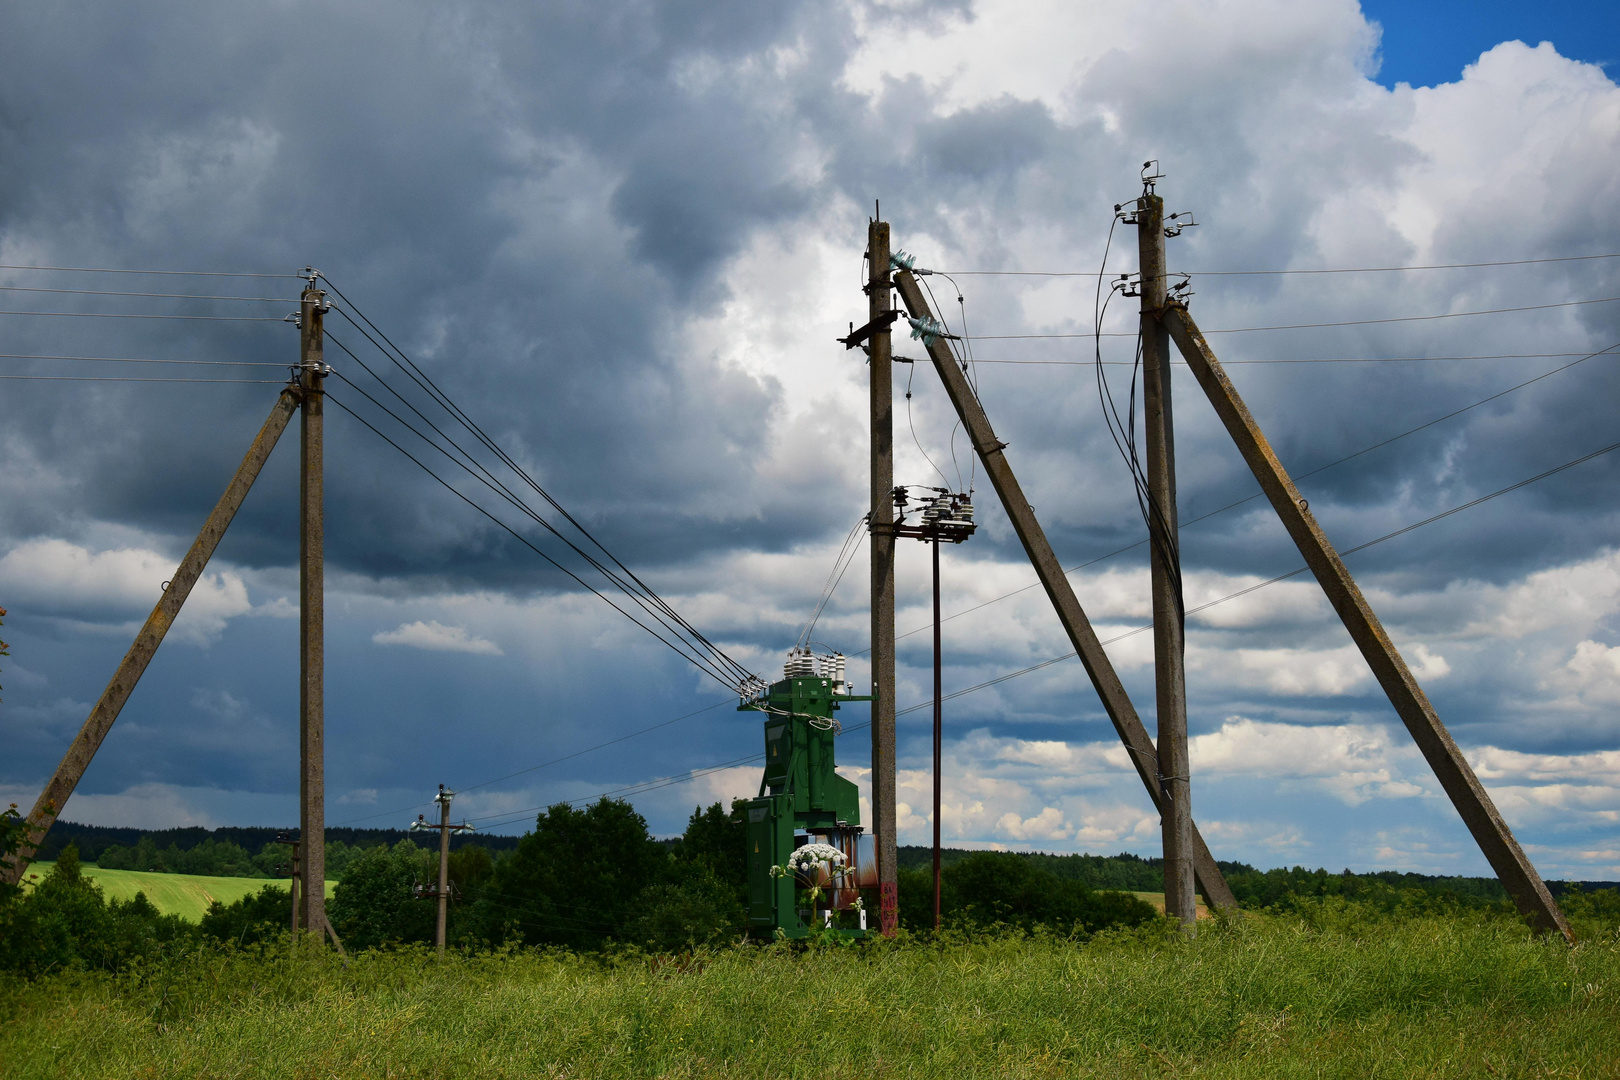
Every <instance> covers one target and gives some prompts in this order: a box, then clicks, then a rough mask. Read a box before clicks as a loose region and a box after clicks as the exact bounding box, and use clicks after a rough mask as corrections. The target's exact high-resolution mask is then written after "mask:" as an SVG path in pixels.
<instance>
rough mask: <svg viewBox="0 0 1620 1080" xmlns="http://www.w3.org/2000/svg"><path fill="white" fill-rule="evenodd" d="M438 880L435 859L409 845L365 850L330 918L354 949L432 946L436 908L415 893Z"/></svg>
mask: <svg viewBox="0 0 1620 1080" xmlns="http://www.w3.org/2000/svg"><path fill="white" fill-rule="evenodd" d="M438 880H439V872H438V863H437V860H435V859H433V858H432V857H431V856H430V855H429V854H428V853H427V852H425V851H423V850H422V849H421V848H419V847H417V846H416V845H415V844H413V843H411V842H410V841H409V840H401V841H400V842H399V843H397V844H395V845H394V846H393V847H391V848H390V847H375V848H367V849H366V850H364V851H362V852H361V853H360V854H359V855H358V856H356V857H355V858H354V859H353V860H352V861H351V862H350V863H349V865H348V868H347V869H345V870H344V872H343V877H342V878H341V879H340V880H339V881H338V887H337V892H336V893H335V894H334V895H333V897H332V901H331V903H330V904H328V905H327V912H326V914H327V918H329V919H331V920H332V925H333V926H335V927H336V928H337V932H338V935H339V936H340V937H341V938H342V939H343V941H344V944H345V945H347V946H348V947H349V948H351V949H368V948H374V947H376V946H378V945H383V944H386V943H389V942H410V941H432V940H433V929H434V922H435V918H436V912H437V909H436V906H435V905H434V903H433V901H432V900H429V899H423V898H420V897H418V896H416V895H415V891H414V889H415V887H416V886H417V885H426V884H429V883H432V884H437V883H438Z"/></svg>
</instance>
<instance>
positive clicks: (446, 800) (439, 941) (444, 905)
mask: <svg viewBox="0 0 1620 1080" xmlns="http://www.w3.org/2000/svg"><path fill="white" fill-rule="evenodd" d="M455 797H456V793H455V792H453V791H449V790H447V789H446V788H445V786H444V785H443V784H440V785H439V793H438V794H437V795H435V796H433V801H434V802H436V803H438V804H439V823H438V824H437V825H430V824H428V822H427V820H426V819H424V818H422V817H418V818H417V819H416V820H415V821H413V822H411V831H412V832H421V831H423V830H426V829H438V830H439V888H438V890H437V892H436V893H435V894H434V895H436V896H437V897H438V898H439V925H438V930H437V931H436V932H435V933H434V935H433V943H434V944H435V945H437V946H438V949H439V955H440V956H443V955H444V927H445V921H446V917H447V916H448V914H449V910H450V834H451V833H462V832H472V831H473V827H472V826H471V825H468V824H467V823H466V822H462V823H461V824H460V825H452V824H450V800H451V799H453V798H455ZM418 895H420V893H419V894H418Z"/></svg>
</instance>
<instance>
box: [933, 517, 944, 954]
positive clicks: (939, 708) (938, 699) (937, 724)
mask: <svg viewBox="0 0 1620 1080" xmlns="http://www.w3.org/2000/svg"><path fill="white" fill-rule="evenodd" d="M933 548H934V932H935V933H938V932H939V802H940V798H939V795H940V787H941V782H940V767H941V764H942V762H941V759H942V758H943V757H944V754H943V753H942V748H941V744H942V743H943V742H944V728H945V711H944V710H945V699H944V697H943V691H942V690H941V688H940V647H939V624H940V617H939V535H938V534H937V533H936V534H935V535H934V541H933Z"/></svg>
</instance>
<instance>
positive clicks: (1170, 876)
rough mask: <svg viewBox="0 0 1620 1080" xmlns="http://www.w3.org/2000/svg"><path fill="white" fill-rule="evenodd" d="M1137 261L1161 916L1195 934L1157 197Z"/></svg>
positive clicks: (1146, 211)
mask: <svg viewBox="0 0 1620 1080" xmlns="http://www.w3.org/2000/svg"><path fill="white" fill-rule="evenodd" d="M1136 240H1137V249H1138V251H1139V253H1140V256H1141V264H1140V265H1141V270H1142V274H1141V279H1142V282H1141V294H1142V316H1141V318H1142V389H1143V394H1142V412H1143V422H1144V426H1145V428H1146V433H1147V475H1148V532H1149V533H1150V540H1151V543H1150V544H1149V547H1150V548H1151V552H1152V589H1153V675H1154V689H1155V691H1156V697H1157V705H1158V720H1159V737H1158V750H1159V790H1160V791H1161V792H1162V793H1163V795H1164V799H1163V802H1162V803H1161V805H1160V818H1159V822H1160V830H1161V835H1162V836H1163V842H1164V913H1165V914H1166V915H1167V916H1169V917H1170V918H1172V919H1179V920H1180V922H1181V925H1182V929H1183V930H1185V931H1186V932H1188V933H1196V932H1197V926H1198V924H1197V918H1198V908H1197V896H1196V890H1195V889H1194V887H1193V861H1192V783H1191V767H1190V765H1189V762H1188V757H1187V681H1186V637H1185V633H1186V626H1185V625H1184V622H1183V604H1182V590H1181V557H1180V547H1179V543H1178V537H1179V528H1178V522H1177V515H1176V439H1175V427H1174V423H1173V421H1172V419H1171V409H1170V334H1169V331H1168V330H1166V329H1165V325H1164V319H1163V315H1164V303H1165V288H1166V282H1165V272H1164V200H1163V199H1162V198H1160V197H1159V196H1158V195H1156V194H1154V193H1153V192H1152V191H1151V190H1150V191H1147V192H1144V193H1143V195H1142V197H1141V198H1140V199H1138V200H1137V203H1136Z"/></svg>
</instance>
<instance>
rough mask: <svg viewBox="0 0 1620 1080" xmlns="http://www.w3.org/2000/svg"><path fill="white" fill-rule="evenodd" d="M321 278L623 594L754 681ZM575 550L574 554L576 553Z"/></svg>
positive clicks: (346, 315)
mask: <svg viewBox="0 0 1620 1080" xmlns="http://www.w3.org/2000/svg"><path fill="white" fill-rule="evenodd" d="M321 276H322V279H323V280H325V281H326V282H327V284H328V285H330V286H331V288H332V291H333V292H334V293H336V294H337V295H338V297H339V298H340V299H341V300H342V301H343V303H344V304H345V305H347V306H348V307H349V308H351V309H353V311H354V313H355V314H356V315H359V316H360V319H361V320H362V321H363V322H364V323H365V324H366V327H370V328H371V330H374V331H376V334H377V336H378V337H380V338H382V339H383V341H385V342H387V343H388V346H389V348H388V349H384V348H383V347H382V346H381V345H379V344H378V343H377V340H376V338H373V337H372V336H371V334H370V333H368V332H367V331H366V327H362V326H361V325H360V324H359V323H357V322H355V320H354V317H353V316H352V315H350V314H349V312H347V311H344V310H343V309H341V308H339V309H338V313H339V314H340V315H342V316H343V317H344V318H345V319H348V320H349V323H350V324H351V325H353V326H354V327H355V328H356V329H358V330H359V331H360V333H361V334H362V335H363V336H364V337H365V338H366V340H367V341H369V342H371V344H372V345H373V347H375V348H377V349H378V351H380V352H382V353H383V355H385V356H387V357H388V358H389V359H390V360H391V361H392V362H393V363H394V364H395V366H397V367H399V368H400V370H401V371H404V372H405V373H406V375H407V376H408V377H409V378H410V379H411V380H412V381H413V382H415V383H416V384H417V386H418V387H419V388H420V389H422V390H423V391H424V392H425V393H427V394H428V395H429V397H430V398H432V399H433V400H434V402H435V403H436V404H438V405H439V407H441V408H443V409H444V410H445V411H446V412H448V413H449V414H450V415H451V417H452V418H454V419H455V420H456V421H457V422H458V423H459V424H461V426H462V427H464V428H465V429H466V430H467V431H468V432H470V433H471V434H472V435H473V437H474V438H476V439H477V440H478V441H479V442H480V443H482V444H483V446H484V447H485V448H486V449H488V450H489V451H490V452H491V453H493V454H494V455H495V456H496V458H497V459H498V460H499V461H500V462H501V463H502V464H504V465H506V467H507V468H509V469H511V470H512V471H513V473H515V474H516V475H517V476H518V478H519V479H520V480H522V481H523V483H524V484H526V485H527V486H528V487H529V488H530V489H531V490H533V491H534V492H535V493H536V494H538V495H539V496H540V497H541V498H542V499H544V500H545V501H546V503H547V504H548V505H549V506H551V508H552V509H553V510H555V511H556V512H557V513H558V514H560V515H562V517H563V518H564V520H566V521H567V522H568V523H569V524H570V525H572V526H573V527H574V528H575V529H576V530H578V531H579V533H580V535H581V536H583V537H584V538H585V539H586V540H587V541H588V542H589V543H590V544H591V545H592V546H593V547H595V548H596V549H597V550H598V551H600V552H601V553H602V554H603V555H605V556H606V557H607V559H608V561H609V562H611V563H613V565H614V566H616V567H617V568H618V570H619V571H620V572H622V573H623V575H624V578H626V579H628V580H629V581H630V582H633V583H634V585H635V589H634V590H631V589H629V588H628V587H627V586H626V585H625V584H624V583H623V581H622V580H618V579H615V584H616V585H618V587H619V588H621V589H623V590H625V591H626V593H627V594H631V595H639V596H640V597H644V598H645V599H646V601H647V602H649V603H651V604H653V605H654V606H655V607H657V608H659V609H660V610H662V611H663V612H664V614H665V615H667V616H669V618H670V619H672V620H674V621H675V622H676V623H677V624H679V625H680V626H681V627H682V629H683V630H684V632H685V634H686V635H687V636H688V637H689V638H690V639H691V640H690V643H691V644H692V645H693V646H694V647H695V648H698V649H700V650H701V651H703V652H704V653H706V654H707V655H708V657H709V659H710V660H711V661H712V662H713V663H715V664H717V665H719V666H720V667H721V668H722V669H725V670H729V671H732V672H734V674H735V676H736V682H737V683H738V684H742V683H746V682H749V681H751V680H752V679H753V678H754V676H753V673H752V672H750V671H748V669H746V668H745V667H743V666H742V665H741V664H739V663H737V662H736V661H735V660H733V659H732V658H731V657H730V656H728V655H727V654H726V653H725V651H724V650H722V649H721V648H720V647H719V646H717V645H715V644H714V642H712V641H710V640H709V639H708V638H707V637H706V636H705V635H704V634H703V633H702V631H700V630H698V629H697V627H695V626H693V625H692V624H691V623H690V622H688V621H687V620H686V619H685V618H684V617H683V616H682V615H681V614H680V613H679V612H678V611H676V610H675V609H674V608H673V607H672V606H671V605H670V604H669V603H667V602H666V601H665V600H664V599H663V597H661V596H659V595H658V593H657V592H655V591H654V590H653V589H652V588H651V587H650V586H649V585H647V583H646V582H644V581H642V580H641V578H639V577H638V576H636V574H635V572H634V571H632V570H631V569H630V568H629V567H628V566H626V565H625V564H624V563H623V562H622V561H621V560H620V559H619V558H618V557H617V556H616V555H614V554H613V553H612V552H611V551H609V550H608V549H607V547H606V546H604V545H603V544H602V542H601V541H600V540H598V539H597V538H596V537H595V536H594V535H592V533H591V532H590V530H588V529H586V528H585V526H584V525H582V524H580V522H579V521H578V520H577V519H576V518H575V517H574V516H573V515H572V514H570V513H569V512H568V510H567V509H566V508H565V507H564V506H563V505H562V504H561V503H560V502H558V501H557V500H556V499H555V498H553V497H552V496H551V494H550V492H548V491H546V490H545V488H543V487H541V486H540V484H539V482H538V481H536V480H535V479H534V477H533V476H531V475H530V474H529V472H528V471H527V470H526V469H524V468H523V467H522V466H521V465H520V464H518V462H517V461H516V460H515V459H513V458H512V456H511V455H510V454H508V453H506V451H504V450H503V449H501V447H500V445H499V444H498V443H496V442H495V440H494V439H492V438H491V437H490V436H489V434H488V433H487V432H485V431H484V429H483V428H482V427H480V426H479V425H478V423H477V422H476V421H474V420H473V419H472V418H471V417H470V416H468V415H467V413H466V412H465V410H463V409H462V408H461V407H460V406H459V405H457V404H456V403H455V402H454V401H452V400H451V399H450V397H449V395H448V394H446V393H445V392H444V391H443V390H441V389H440V388H439V386H438V384H437V383H435V382H434V381H433V380H432V378H430V377H429V376H428V375H427V373H426V372H424V371H422V369H421V368H420V367H418V366H417V364H416V363H415V361H413V360H411V358H410V357H409V356H408V355H406V353H405V352H404V350H402V349H401V348H400V347H399V346H398V345H396V344H395V343H394V341H393V340H392V339H391V338H390V337H389V336H388V335H387V334H386V333H384V332H383V331H382V329H381V328H379V327H378V326H377V324H376V323H374V322H372V321H371V319H370V318H369V317H368V316H367V315H366V314H365V312H363V311H361V310H360V308H359V307H358V305H356V304H355V303H354V302H353V301H352V300H350V299H349V298H348V297H347V296H345V295H344V293H343V291H342V289H340V288H339V287H338V286H337V285H336V284H334V283H333V282H332V281H331V279H330V278H327V277H326V276H325V275H324V274H323V275H321ZM390 350H391V351H390ZM351 355H352V354H351ZM390 392H393V391H392V389H391V388H390ZM396 396H397V394H396ZM402 400H403V399H402ZM413 409H414V407H413ZM418 415H420V413H418ZM463 453H465V451H463ZM559 535H560V534H559ZM576 550H578V549H576ZM581 554H583V553H581ZM592 561H593V563H594V560H592ZM595 565H597V568H598V569H599V570H601V571H602V572H603V573H604V574H607V573H608V572H607V570H606V569H605V568H603V567H601V565H600V564H599V563H598V564H595ZM610 576H611V575H610ZM637 602H638V603H640V602H641V601H640V600H639V599H638V601H637ZM722 681H723V680H722Z"/></svg>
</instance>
